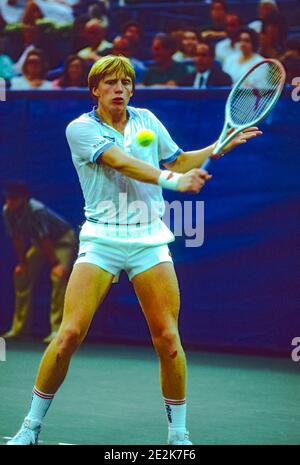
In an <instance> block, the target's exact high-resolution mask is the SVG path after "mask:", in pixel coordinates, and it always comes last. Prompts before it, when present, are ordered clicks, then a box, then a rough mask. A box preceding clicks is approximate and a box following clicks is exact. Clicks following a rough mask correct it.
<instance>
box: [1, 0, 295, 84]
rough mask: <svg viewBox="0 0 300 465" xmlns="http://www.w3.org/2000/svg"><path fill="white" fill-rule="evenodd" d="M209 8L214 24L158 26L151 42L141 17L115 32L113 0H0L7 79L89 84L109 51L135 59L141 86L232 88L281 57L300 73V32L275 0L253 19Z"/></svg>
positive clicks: (219, 5) (262, 4)
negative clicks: (92, 69) (265, 60)
mask: <svg viewBox="0 0 300 465" xmlns="http://www.w3.org/2000/svg"><path fill="white" fill-rule="evenodd" d="M206 7H207V9H208V10H209V15H210V23H209V24H201V22H200V21H199V27H198V28H195V27H190V26H189V25H188V24H187V25H185V26H184V27H180V28H178V29H173V30H171V31H170V30H168V31H156V32H155V33H154V34H153V37H152V38H151V41H150V43H149V44H147V45H145V40H144V30H143V25H142V24H140V23H139V22H136V21H135V20H131V21H127V22H126V23H124V24H122V25H121V27H120V31H119V32H118V34H117V35H115V36H114V37H112V35H111V30H110V24H111V7H110V4H109V0H0V77H1V78H3V79H5V80H6V81H7V84H8V86H9V87H10V88H11V89H13V90H25V89H47V90H50V89H53V90H54V89H74V88H75V89H76V88H87V75H88V72H89V69H90V67H91V66H92V64H93V63H94V62H95V61H96V60H98V59H99V58H100V57H102V56H105V55H108V54H114V55H124V56H126V57H128V58H129V59H130V60H131V62H132V65H133V67H134V69H135V72H136V83H137V87H142V86H147V87H149V86H152V87H153V86H160V87H161V86H168V87H172V86H187V87H194V88H203V89H205V88H208V87H217V86H231V85H232V84H233V83H235V82H236V81H237V80H238V79H239V77H240V76H241V75H242V74H243V73H244V72H246V71H247V70H248V69H250V67H251V66H253V65H254V64H256V63H257V62H258V61H260V60H262V59H263V58H276V59H279V60H280V61H281V62H282V63H283V65H284V66H285V68H286V70H287V82H288V83H290V84H291V83H292V80H293V78H294V77H296V76H300V38H297V37H294V36H292V37H291V36H290V35H289V29H288V26H287V23H286V19H285V15H284V11H281V10H280V8H279V6H278V4H277V2H276V1H275V0H260V1H259V2H258V8H257V19H256V20H254V21H251V22H250V23H247V21H246V18H243V17H241V16H240V15H239V14H237V13H236V12H235V11H234V9H233V8H234V4H230V3H229V2H226V1H224V0H212V1H211V2H210V3H208V2H207V5H206ZM145 21H147V18H145Z"/></svg>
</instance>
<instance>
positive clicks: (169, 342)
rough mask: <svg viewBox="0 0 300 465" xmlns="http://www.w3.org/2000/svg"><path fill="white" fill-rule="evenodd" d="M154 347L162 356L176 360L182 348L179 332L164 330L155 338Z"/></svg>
mask: <svg viewBox="0 0 300 465" xmlns="http://www.w3.org/2000/svg"><path fill="white" fill-rule="evenodd" d="M152 340H153V344H154V347H155V349H156V351H157V352H158V354H159V355H160V356H167V357H170V358H174V359H175V358H176V357H177V355H178V352H179V350H180V348H181V343H180V338H179V334H178V331H177V330H175V329H164V330H162V331H160V332H159V333H157V334H156V335H154V336H153V338H152Z"/></svg>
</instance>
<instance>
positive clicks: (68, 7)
mask: <svg viewBox="0 0 300 465" xmlns="http://www.w3.org/2000/svg"><path fill="white" fill-rule="evenodd" d="M76 2H77V0H28V1H27V3H26V7H25V10H24V15H23V19H22V21H23V23H24V24H35V21H36V20H37V19H40V18H47V19H48V20H49V21H52V22H54V23H56V24H63V23H69V22H72V21H73V20H74V16H73V9H72V7H73V5H74V4H75V3H76Z"/></svg>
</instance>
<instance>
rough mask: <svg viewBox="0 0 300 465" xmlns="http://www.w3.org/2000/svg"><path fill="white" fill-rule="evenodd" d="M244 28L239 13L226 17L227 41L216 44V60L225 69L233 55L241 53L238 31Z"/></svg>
mask: <svg viewBox="0 0 300 465" xmlns="http://www.w3.org/2000/svg"><path fill="white" fill-rule="evenodd" d="M241 27H242V19H241V17H240V16H239V15H238V14H237V13H229V14H228V15H227V16H226V33H227V37H226V39H223V40H220V41H219V42H217V44H216V49H215V54H216V60H217V61H218V62H219V63H220V64H221V66H222V67H223V65H224V63H225V61H226V60H228V58H230V57H231V56H232V55H238V54H239V53H240V44H239V41H238V38H239V37H238V31H239V29H240V28H241Z"/></svg>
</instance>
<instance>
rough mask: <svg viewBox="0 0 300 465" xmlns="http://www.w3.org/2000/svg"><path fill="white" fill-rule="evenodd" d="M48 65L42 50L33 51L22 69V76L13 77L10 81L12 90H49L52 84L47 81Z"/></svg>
mask: <svg viewBox="0 0 300 465" xmlns="http://www.w3.org/2000/svg"><path fill="white" fill-rule="evenodd" d="M46 71H47V65H46V61H45V58H44V54H43V52H42V51H41V50H38V49H34V50H31V51H30V52H29V53H28V55H27V57H26V59H25V61H24V64H23V67H22V72H23V75H22V76H16V77H13V78H12V79H11V81H10V84H11V87H10V88H11V89H12V90H34V89H38V90H49V89H52V82H51V81H47V80H46V79H45V76H46Z"/></svg>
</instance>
